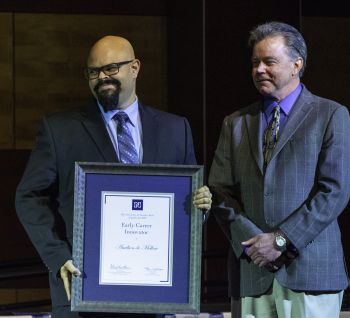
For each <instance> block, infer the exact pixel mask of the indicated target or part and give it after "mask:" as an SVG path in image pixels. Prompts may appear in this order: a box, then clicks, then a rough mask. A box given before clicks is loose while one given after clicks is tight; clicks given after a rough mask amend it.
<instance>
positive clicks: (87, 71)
mask: <svg viewBox="0 0 350 318" xmlns="http://www.w3.org/2000/svg"><path fill="white" fill-rule="evenodd" d="M133 61H134V60H129V61H122V62H117V63H111V64H107V65H103V66H101V67H87V68H86V69H85V70H84V74H85V77H86V79H87V80H94V79H96V78H98V77H99V76H100V73H101V72H103V73H104V74H105V75H107V76H110V75H116V74H118V73H119V69H120V67H121V66H123V65H126V64H129V63H131V62H133ZM111 68H115V70H114V71H108V69H111ZM91 71H92V72H96V76H93V77H91V75H90V72H91Z"/></svg>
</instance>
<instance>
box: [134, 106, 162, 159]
mask: <svg viewBox="0 0 350 318" xmlns="http://www.w3.org/2000/svg"><path fill="white" fill-rule="evenodd" d="M139 111H140V118H141V125H142V149H143V157H142V163H155V162H156V155H157V149H158V145H157V142H158V138H157V131H158V122H157V121H156V116H157V115H156V114H155V113H153V112H152V110H151V109H150V108H148V107H145V106H142V105H141V104H140V103H139Z"/></svg>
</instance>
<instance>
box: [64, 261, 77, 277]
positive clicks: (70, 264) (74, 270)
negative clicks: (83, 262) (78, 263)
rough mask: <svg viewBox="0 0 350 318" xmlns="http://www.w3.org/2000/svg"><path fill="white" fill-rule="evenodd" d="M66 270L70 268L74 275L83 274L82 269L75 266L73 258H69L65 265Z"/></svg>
mask: <svg viewBox="0 0 350 318" xmlns="http://www.w3.org/2000/svg"><path fill="white" fill-rule="evenodd" d="M63 266H64V267H65V269H66V270H68V271H69V272H70V273H71V274H72V275H74V276H76V277H77V276H81V272H80V270H79V269H78V268H77V267H75V266H74V264H73V261H72V260H68V261H67V262H66V263H65V264H64V265H63Z"/></svg>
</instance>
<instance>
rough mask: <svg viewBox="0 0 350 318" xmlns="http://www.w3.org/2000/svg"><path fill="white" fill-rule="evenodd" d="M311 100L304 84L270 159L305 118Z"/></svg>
mask: <svg viewBox="0 0 350 318" xmlns="http://www.w3.org/2000/svg"><path fill="white" fill-rule="evenodd" d="M312 100H313V97H312V94H311V93H310V92H309V91H308V90H307V89H306V88H305V86H304V87H303V91H302V92H301V94H300V96H299V98H298V99H297V101H296V102H295V104H294V106H293V108H292V111H291V113H290V115H289V119H288V121H287V122H286V125H285V127H284V129H283V131H282V134H281V137H280V139H279V140H278V142H277V144H276V147H275V149H274V151H273V153H272V156H271V160H272V158H273V157H275V156H276V155H277V154H278V153H279V152H280V151H281V150H282V148H283V147H284V146H285V144H286V143H287V142H288V140H290V138H291V137H292V136H293V135H294V133H295V132H296V130H297V129H298V127H300V125H301V124H302V123H303V122H304V120H305V119H306V118H307V115H308V114H309V113H310V111H311V107H310V104H311V103H312Z"/></svg>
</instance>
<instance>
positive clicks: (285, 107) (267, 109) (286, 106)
mask: <svg viewBox="0 0 350 318" xmlns="http://www.w3.org/2000/svg"><path fill="white" fill-rule="evenodd" d="M302 89H303V87H302V85H301V84H300V83H299V85H298V86H297V87H296V89H295V90H294V91H293V92H291V93H290V94H289V95H288V96H286V97H285V98H284V99H282V100H281V101H280V103H279V104H280V107H281V110H282V111H283V113H284V114H285V115H286V116H288V115H289V113H290V111H291V110H292V108H293V105H294V103H295V101H296V100H297V98H298V97H299V95H300V93H301V91H302ZM276 104H277V101H276V100H275V99H272V98H269V97H265V98H264V101H263V111H264V113H265V115H266V116H267V117H269V115H270V114H271V112H272V110H273V108H274V107H275V105H276Z"/></svg>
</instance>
